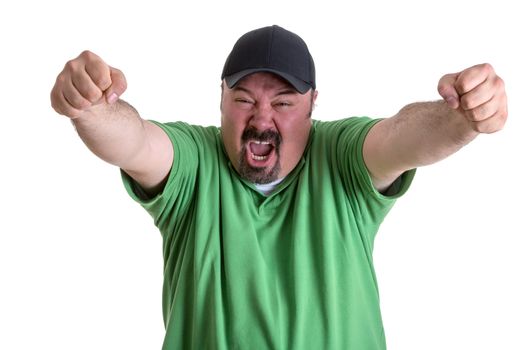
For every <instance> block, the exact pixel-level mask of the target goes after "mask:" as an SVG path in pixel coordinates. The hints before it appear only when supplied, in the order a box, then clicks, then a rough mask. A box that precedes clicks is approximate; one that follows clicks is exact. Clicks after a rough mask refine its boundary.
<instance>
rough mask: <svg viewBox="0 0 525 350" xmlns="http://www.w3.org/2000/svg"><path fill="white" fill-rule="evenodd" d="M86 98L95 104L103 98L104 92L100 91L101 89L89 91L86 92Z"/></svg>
mask: <svg viewBox="0 0 525 350" xmlns="http://www.w3.org/2000/svg"><path fill="white" fill-rule="evenodd" d="M84 96H85V97H86V99H87V100H88V101H89V102H91V103H95V102H97V101H98V100H100V98H101V97H102V91H100V90H99V89H89V90H88V91H86V93H85V94H84Z"/></svg>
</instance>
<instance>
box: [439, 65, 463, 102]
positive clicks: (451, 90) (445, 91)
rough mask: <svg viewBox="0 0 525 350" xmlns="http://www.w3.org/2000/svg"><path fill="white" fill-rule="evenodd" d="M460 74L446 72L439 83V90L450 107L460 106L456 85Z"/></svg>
mask: <svg viewBox="0 0 525 350" xmlns="http://www.w3.org/2000/svg"><path fill="white" fill-rule="evenodd" d="M458 76H459V73H453V74H446V75H444V76H443V77H442V78H441V79H439V83H438V92H439V94H440V95H441V97H443V99H444V100H445V101H446V102H447V104H448V106H449V107H450V108H453V109H456V108H458V107H459V94H458V92H457V91H456V88H455V87H454V84H455V83H456V79H457V77H458Z"/></svg>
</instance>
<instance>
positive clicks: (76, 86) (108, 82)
mask: <svg viewBox="0 0 525 350" xmlns="http://www.w3.org/2000/svg"><path fill="white" fill-rule="evenodd" d="M126 87H127V85H126V78H125V77H124V74H122V72H121V71H120V70H118V69H116V68H113V67H110V66H109V65H107V64H106V63H105V62H104V61H103V60H102V59H101V58H100V57H98V56H97V55H95V54H94V53H92V52H89V51H84V52H82V53H81V54H80V55H79V56H78V57H77V58H75V59H73V60H71V61H69V62H67V63H66V65H65V67H64V69H63V70H62V72H61V73H60V74H59V75H58V77H57V80H56V83H55V86H54V87H53V90H51V106H53V109H54V110H55V111H57V112H58V113H60V114H63V115H65V116H68V117H70V118H71V119H75V118H78V117H80V116H81V115H82V113H83V112H85V111H88V110H89V109H90V108H91V107H93V106H95V105H99V104H104V103H108V104H112V103H114V102H115V101H116V100H118V98H119V96H120V95H122V93H124V91H125V90H126Z"/></svg>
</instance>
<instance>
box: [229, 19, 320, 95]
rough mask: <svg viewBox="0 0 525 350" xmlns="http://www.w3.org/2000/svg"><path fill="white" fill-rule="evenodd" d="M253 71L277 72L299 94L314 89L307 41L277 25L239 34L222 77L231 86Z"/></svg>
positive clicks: (311, 61)
mask: <svg viewBox="0 0 525 350" xmlns="http://www.w3.org/2000/svg"><path fill="white" fill-rule="evenodd" d="M256 72H270V73H274V74H277V75H278V76H280V77H282V78H283V79H284V80H286V81H287V82H289V83H290V84H291V85H292V86H293V87H294V88H295V89H296V90H297V91H299V93H301V94H305V93H306V92H307V91H308V90H310V89H313V90H315V66H314V60H313V59H312V55H310V51H308V47H307V46H306V43H305V42H304V40H303V39H301V37H299V36H298V35H297V34H294V33H292V32H290V31H288V30H286V29H284V28H281V27H279V26H276V25H273V26H270V27H264V28H259V29H255V30H252V31H251V32H248V33H246V34H244V35H243V36H241V37H240V38H239V40H237V42H236V43H235V45H234V46H233V49H232V51H231V52H230V54H229V56H228V58H227V59H226V63H224V68H223V70H222V75H221V80H222V79H224V80H225V81H226V84H227V85H228V87H229V88H230V89H231V88H233V87H234V86H235V85H236V84H237V83H238V82H239V81H240V80H241V79H242V78H244V77H245V76H247V75H250V74H253V73H256Z"/></svg>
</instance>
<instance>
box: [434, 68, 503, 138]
mask: <svg viewBox="0 0 525 350" xmlns="http://www.w3.org/2000/svg"><path fill="white" fill-rule="evenodd" d="M438 91H439V94H440V95H441V96H442V97H443V98H444V99H445V101H447V103H448V105H449V106H450V107H451V108H453V109H456V110H458V111H459V112H461V113H462V114H463V115H464V116H465V117H466V118H467V119H468V120H470V122H471V126H472V128H473V130H474V131H476V132H480V133H492V132H495V131H498V130H501V129H502V128H503V126H504V125H505V121H506V120H507V114H508V112H507V94H506V93H505V85H504V83H503V80H502V79H501V78H500V77H499V76H497V75H496V73H495V72H494V69H493V68H492V66H491V65H489V64H487V63H485V64H479V65H476V66H473V67H470V68H467V69H465V70H464V71H462V72H459V73H454V74H447V75H445V76H443V77H442V78H441V79H440V81H439V84H438Z"/></svg>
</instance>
